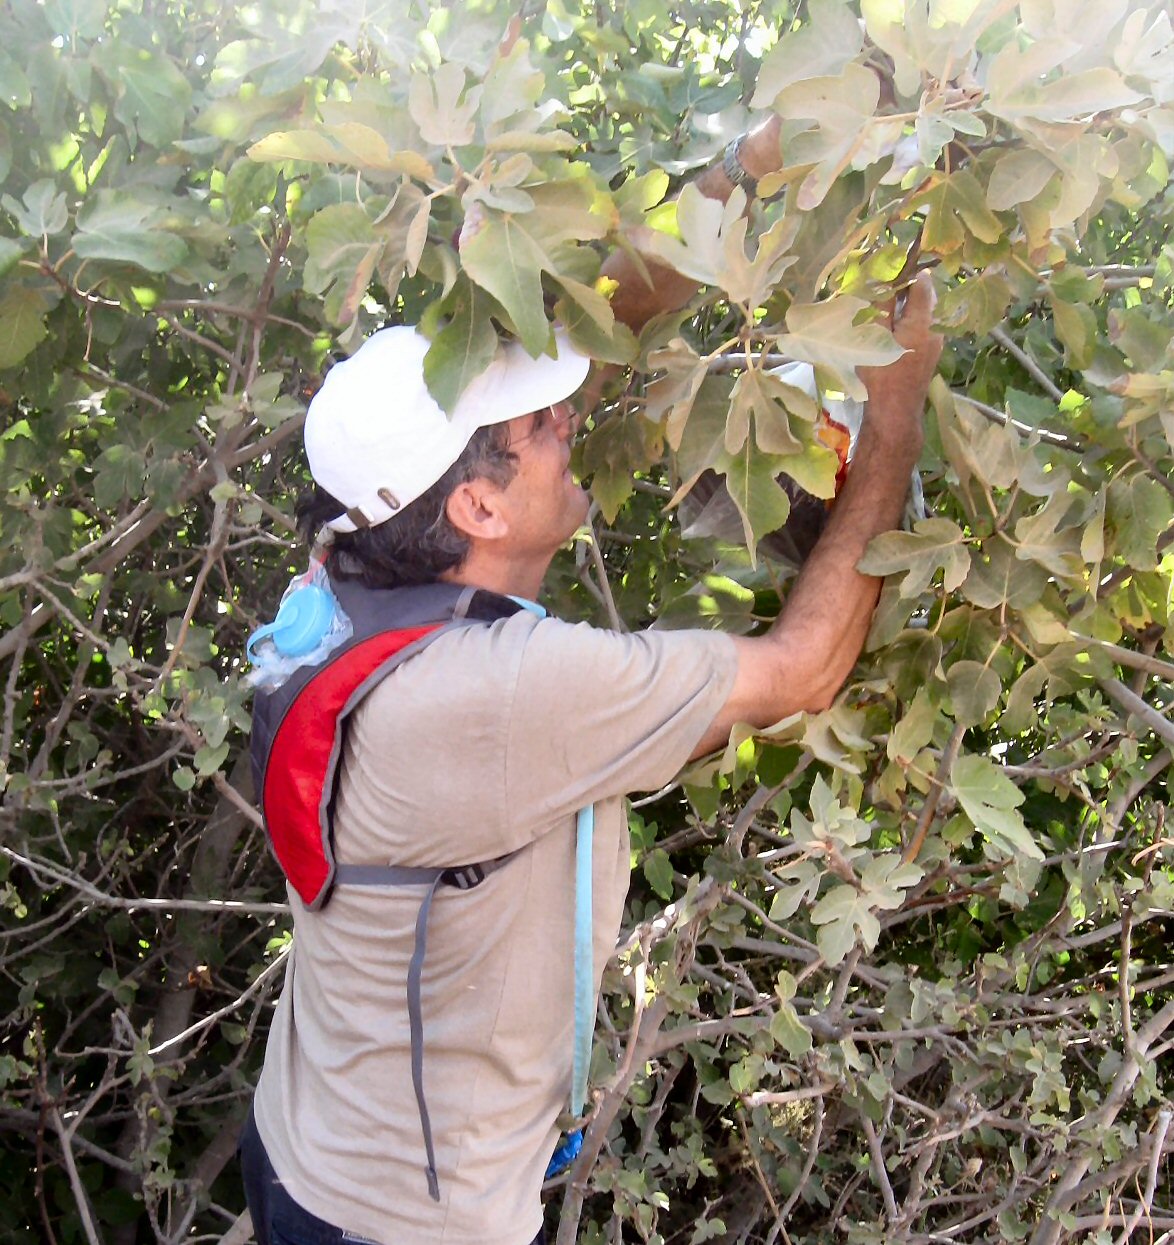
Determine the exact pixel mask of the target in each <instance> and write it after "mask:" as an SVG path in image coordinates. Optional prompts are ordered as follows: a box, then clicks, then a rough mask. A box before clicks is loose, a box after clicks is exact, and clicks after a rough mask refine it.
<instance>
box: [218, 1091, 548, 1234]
mask: <svg viewBox="0 0 1174 1245" xmlns="http://www.w3.org/2000/svg"><path fill="white" fill-rule="evenodd" d="M237 1150H238V1153H239V1155H240V1163H241V1173H242V1175H243V1176H244V1185H245V1200H246V1201H247V1202H248V1204H249V1212H250V1214H251V1215H252V1217H253V1235H254V1236H255V1237H256V1238H257V1245H377V1243H376V1242H372V1241H371V1240H370V1238H369V1237H365V1236H359V1235H357V1234H356V1233H354V1232H347V1231H346V1230H345V1229H343V1228H339V1227H336V1226H335V1225H334V1224H332V1223H327V1222H326V1220H325V1219H319V1218H318V1216H317V1215H311V1214H310V1212H309V1211H308V1210H303V1209H302V1207H300V1206H299V1205H298V1204H297V1202H295V1201H294V1200H293V1198H292V1197H290V1195H289V1194H288V1193H287V1192H286V1190H285V1186H284V1185H283V1184H282V1183H281V1181H280V1180H278V1178H277V1173H276V1172H275V1171H274V1170H273V1165H272V1163H270V1162H269V1155H268V1154H266V1153H265V1147H264V1145H262V1144H261V1136H260V1134H259V1133H258V1132H257V1124H256V1121H255V1120H254V1119H253V1112H252V1110H251V1109H250V1111H249V1118H248V1119H247V1120H246V1121H245V1126H244V1129H243V1131H242V1132H241V1139H240V1144H239V1146H238V1147H237ZM393 1232H394V1226H390V1227H389V1232H388V1235H387V1236H386V1237H384V1242H385V1245H392V1243H393V1241H394V1236H393ZM545 1239H546V1238H545V1236H544V1234H543V1231H542V1229H541V1228H539V1229H538V1235H537V1236H536V1237H535V1238H534V1240H533V1241H532V1242H531V1243H530V1245H544V1242H545Z"/></svg>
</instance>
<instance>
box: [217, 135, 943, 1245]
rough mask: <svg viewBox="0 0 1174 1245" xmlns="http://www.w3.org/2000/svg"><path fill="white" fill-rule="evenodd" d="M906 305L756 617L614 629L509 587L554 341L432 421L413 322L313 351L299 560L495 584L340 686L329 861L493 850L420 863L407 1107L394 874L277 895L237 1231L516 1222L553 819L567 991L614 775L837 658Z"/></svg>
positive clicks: (410, 898) (653, 296)
mask: <svg viewBox="0 0 1174 1245" xmlns="http://www.w3.org/2000/svg"><path fill="white" fill-rule="evenodd" d="M764 135H765V137H763V136H764ZM759 138H762V139H763V150H762V151H760V150H759V149H758V147H757V143H756V140H757V139H759ZM772 144H773V153H774V154H773V155H772V154H771V150H770V149H771V145H772ZM759 156H761V159H760V160H759V161H758V167H757V168H754V167H750V169H749V172H750V174H754V173H756V172H765V171H767V169H768V168H770V167H773V166H774V164H775V163H777V137H776V131H775V129H774V128H773V127H772V126H771V125H768V126H767V127H763V129H762V130H760V131H758V132H756V134H755V135H752V136H751V138H750V140H748V141H747V142H746V143H744V144H743V145H742V146H741V149H740V150H739V149H738V148H735V149H734V151H733V159H734V161H735V163H733V164H731V160H730V158H729V157H727V160H726V162H725V164H724V165H723V166H722V167H720V168H718V169H714V170H710V171H709V172H707V173H706V174H703V176H702V178H700V179H699V183H698V184H699V185H700V187H701V189H702V190H703V191H705V192H706V193H708V194H711V195H714V196H716V197H722V198H724V197H727V196H728V195H729V193H730V192H731V191H732V186H733V183H734V182H735V181H739V180H744V179H743V178H741V177H740V175H739V169H740V168H742V167H745V166H746V165H747V162H748V161H754V160H755V159H758V157H759ZM624 263H625V261H620V262H619V263H618V264H617V265H616V266H613V268H612V269H611V275H613V277H614V276H617V275H618V276H619V277H621V278H622V279H621V282H620V288H619V290H618V291H617V294H616V299H615V306H616V312H617V315H618V316H619V317H620V318H621V319H624V320H625V321H626V322H628V323H630V324H633V325H639V324H640V323H643V322H644V321H645V320H647V318H648V317H649V315H651V314H654V313H655V312H657V311H661V310H664V309H666V308H667V307H669V306H679V305H681V304H682V303H683V301H684V300H685V299H687V298H688V296H689V294H690V293H691V290H692V288H693V287H692V286H691V284H690V283H688V282H686V281H684V280H683V279H682V278H679V277H676V276H675V274H674V275H672V276H669V275H667V274H664V273H663V272H660V273H657V274H655V275H656V277H657V281H658V284H657V288H655V289H653V290H651V291H649V290H648V288H647V287H646V285H645V284H644V283H643V282H642V281H641V280H640V278H639V277H637V276H635V274H634V273H632V272H628V271H625V269H624ZM932 305H933V296H932V291H931V288H930V286H929V285H928V282H926V281H925V280H922V281H920V282H918V283H916V284H915V285H914V286H912V287H911V289H910V290H909V292H908V297H907V301H906V305H905V308H904V311H903V313H902V314H901V315H900V316H898V318H897V319H896V322H895V324H894V326H893V327H894V332H895V334H896V337H897V339H898V341H899V342H900V343H901V344H902V345H904V346H906V347H908V353H906V354H905V355H904V356H903V357H902V358H901V359H900V360H898V361H897V362H896V363H894V364H893V365H891V366H890V367H887V368H881V369H867V370H863V371H862V376H863V379H864V381H865V384H866V386H867V389H868V406H867V413H866V416H865V420H864V425H863V428H862V431H861V433H860V438H859V443H858V447H857V453H856V458H855V461H854V464H853V467H852V470H851V472H850V473H849V477H848V480H847V482H846V484H845V486H844V488H843V490H842V492H841V494H840V496H839V498H838V499H837V501H836V504H835V506H834V508H833V513H832V518H831V520H830V522H829V525H828V528H827V530H826V532H825V533H824V535H823V537H822V538H821V540H820V542H819V544H818V545H817V547H816V549H815V551H814V553H813V554H812V555H811V557H810V559H809V560H808V563H807V565H806V567H805V569H804V571H803V572H802V574H801V575H800V576H799V577H798V579H797V581H796V582H795V584H794V586H793V588H792V590H791V592H790V595H789V597H788V600H787V602H786V606H785V608H784V610H783V612H782V614H781V615H780V617H779V619H778V621H777V623H776V624H775V625H774V626H773V627H772V628H771V630H770V631H769V633H767V634H766V635H763V636H761V637H757V638H732V637H728V636H724V635H720V634H713V633H708V632H675V633H672V632H670V633H655V634H654V633H648V634H642V635H619V634H615V633H611V632H605V631H599V630H596V629H594V628H592V627H589V626H587V625H585V624H579V625H571V624H568V623H564V622H561V621H559V620H556V619H551V618H545V617H541V616H539V615H540V613H541V611H540V610H537V609H535V608H533V607H532V603H533V602H534V600H535V599H536V598H537V597H538V596H539V594H540V591H541V586H542V580H543V576H544V574H545V572H546V569H547V567H548V565H549V563H550V561H551V559H552V557H553V556H554V554H555V552H556V551H557V550H558V549H559V548H560V547H561V546H562V545H564V544H565V542H566V541H567V540H568V539H569V538H570V536H571V535H572V534H573V533H574V531H575V530H576V528H577V527H578V526H579V525H580V524H581V523H582V522H583V520H584V518H585V516H586V513H587V506H588V500H587V497H586V495H585V494H584V492H583V490H582V489H581V488H580V487H579V485H578V484H577V483H576V481H575V480H574V479H573V478H572V476H571V474H570V472H569V469H568V463H569V457H570V448H571V437H572V434H573V431H574V428H575V423H576V420H575V416H574V412H573V409H572V407H571V405H570V402H569V399H570V398H571V397H572V395H573V394H574V393H575V392H576V390H578V389H579V387H580V386H581V385H582V383H583V381H584V379H585V377H586V374H587V368H588V361H587V360H586V359H584V358H582V357H581V356H579V355H577V354H576V353H575V351H574V350H573V349H572V348H571V347H570V346H569V344H568V343H567V342H566V340H565V339H564V338H562V336H561V334H556V340H557V344H558V351H557V357H556V358H542V359H538V360H533V359H530V358H529V357H528V356H527V355H525V354H524V353H523V352H522V351H521V349H520V348H519V347H518V346H517V345H512V346H508V347H503V348H502V350H501V351H500V352H499V355H498V358H497V359H496V360H495V362H494V364H493V365H492V367H491V369H490V371H489V372H488V373H487V374H486V375H485V376H484V377H482V378H479V379H478V381H477V382H475V384H474V386H473V387H472V388H471V389H470V391H469V392H467V393H466V394H465V395H464V396H463V397H462V400H461V403H460V405H459V406H458V409H457V411H456V412H455V413H454V416H453V418H452V420H451V421H450V420H449V419H447V418H446V417H445V416H444V414H443V413H442V412H441V411H440V410H439V408H437V407H436V406H435V404H434V403H433V402H432V401H431V399H430V397H429V396H428V394H427V391H426V389H425V387H424V382H423V373H422V360H423V354H424V350H425V349H426V346H427V343H426V342H425V341H424V340H423V339H422V338H421V337H420V336H419V335H417V334H416V332H415V330H413V329H410V328H395V329H389V330H383V331H382V332H380V333H378V334H376V335H375V336H374V337H372V338H371V339H370V340H369V341H368V342H367V343H365V344H364V346H363V347H362V348H361V349H360V350H359V351H358V352H357V353H356V355H355V356H354V357H353V358H352V359H350V360H347V361H346V362H344V363H342V364H340V365H338V366H337V367H336V368H335V369H333V370H332V371H331V373H330V374H329V376H328V377H327V380H326V382H325V384H324V386H323V388H322V390H321V391H320V393H319V394H318V395H317V396H316V397H315V399H314V402H313V403H312V404H311V408H310V412H309V415H308V418H307V425H306V446H307V453H308V457H309V461H310V466H311V470H312V473H313V475H314V477H315V480H316V481H317V483H318V485H319V486H320V488H319V491H318V493H317V495H316V497H315V499H314V500H313V501H312V502H311V503H310V504H309V506H308V507H307V508H306V509H305V510H304V511H303V513H302V514H301V516H300V517H301V521H302V525H303V529H304V531H305V532H306V534H307V535H313V533H314V532H315V530H317V528H318V527H319V526H320V525H323V524H325V525H327V526H328V527H329V528H331V529H332V530H333V531H334V532H335V533H336V534H335V536H334V547H333V552H332V553H331V555H330V562H329V565H330V569H331V574H332V577H333V580H334V582H335V584H336V587H337V588H338V590H339V592H340V595H342V597H343V599H344V604H345V603H346V601H347V599H348V598H347V596H346V594H347V593H348V592H351V593H356V592H357V593H360V594H361V593H364V592H368V591H370V592H372V593H374V594H375V595H374V596H370V597H363V598H362V599H363V600H384V599H390V598H384V597H379V596H378V593H379V592H380V591H381V590H384V589H389V588H391V589H395V588H400V587H403V586H405V585H413V584H426V583H437V582H439V583H449V584H456V585H464V586H467V587H469V588H476V589H480V590H483V591H484V592H485V593H488V594H491V596H490V597H489V598H487V599H491V600H494V601H498V602H500V603H501V604H502V606H503V609H502V612H501V616H499V617H496V618H495V619H494V620H493V621H486V622H484V623H483V624H481V625H470V626H463V627H460V628H458V629H455V630H453V631H451V632H447V633H445V634H442V635H440V637H439V638H437V639H435V640H434V641H433V642H431V643H429V644H428V646H427V647H426V648H423V649H422V651H419V652H417V653H415V655H414V656H412V657H410V658H409V659H408V660H406V661H403V662H402V663H401V664H399V665H398V666H397V667H396V668H395V669H394V670H393V672H392V673H390V674H389V675H387V677H385V678H382V679H381V680H380V681H377V682H376V683H375V685H374V686H373V687H372V688H371V689H370V690H368V691H366V694H365V696H364V697H363V699H362V700H361V702H360V703H359V705H358V707H357V709H355V711H354V713H353V714H352V716H351V717H350V718H349V720H348V730H347V734H346V740H345V752H344V753H343V756H342V760H341V768H340V771H339V777H338V786H337V792H336V796H335V801H334V805H333V834H334V841H333V847H334V854H335V856H336V858H337V860H338V861H339V863H340V864H343V865H368V866H370V865H379V864H381V863H391V864H394V865H397V866H406V867H417V868H429V867H431V868H434V869H439V868H443V867H449V866H455V865H463V864H466V863H469V862H474V861H490V860H495V859H496V858H500V857H502V856H505V855H507V854H509V853H514V854H513V855H511V856H510V858H509V859H508V861H506V863H504V864H502V865H501V866H500V867H498V868H496V869H495V871H493V872H491V873H489V875H488V876H486V877H485V878H484V880H483V881H481V882H480V884H479V885H477V886H476V887H475V888H474V889H472V890H466V891H457V890H455V889H449V888H444V887H441V888H440V889H439V890H438V891H437V893H436V896H435V904H434V909H433V911H432V914H431V916H427V917H426V920H427V923H428V924H427V929H428V936H427V937H428V941H427V959H426V966H425V969H424V972H423V977H422V986H421V998H420V1001H419V1007H418V1012H419V1015H420V1016H421V1017H422V1032H423V1038H422V1047H421V1049H422V1051H423V1052H424V1054H423V1069H424V1071H423V1081H424V1085H425V1087H426V1096H427V1117H426V1116H425V1112H424V1109H423V1105H422V1104H421V1105H420V1108H419V1110H418V1109H417V1102H416V1101H415V1100H414V1098H413V1066H412V1065H413V1059H414V1058H416V1057H419V1056H418V1052H417V1049H416V1045H418V1044H414V1042H413V1038H412V1034H411V1031H410V1030H411V1023H410V1020H411V1018H410V1016H409V1015H408V1014H407V1013H408V1011H409V1010H410V1009H409V1008H406V1007H405V1004H404V999H405V989H406V982H407V980H408V975H409V964H410V960H411V957H412V955H413V952H414V950H416V949H417V935H416V926H417V918H418V916H419V914H420V911H421V890H420V888H419V887H412V886H389V887H383V888H380V887H376V886H370V887H363V886H341V885H340V886H339V887H337V889H336V891H335V892H334V893H333V894H332V895H331V897H330V901H329V903H328V904H326V905H325V906H323V907H321V908H320V909H319V910H317V911H312V910H310V909H309V908H308V907H307V906H306V905H305V904H304V903H303V902H301V901H300V900H299V899H298V898H297V896H291V899H292V903H293V911H294V921H295V927H296V940H295V943H296V955H295V960H294V963H293V964H292V965H291V968H290V971H289V974H288V977H287V981H286V984H285V987H284V990H283V993H282V997H281V1001H280V1004H279V1007H278V1010H277V1013H276V1016H275V1018H274V1023H273V1029H272V1033H271V1036H270V1040H269V1046H268V1049H267V1054H266V1062H265V1068H264V1071H263V1073H262V1076H261V1080H260V1083H259V1086H258V1089H257V1095H256V1100H255V1118H250V1122H249V1125H248V1127H247V1129H246V1134H245V1138H244V1141H243V1143H242V1159H243V1163H244V1168H245V1177H246V1186H247V1189H248V1193H249V1201H250V1206H251V1208H252V1210H253V1218H254V1226H255V1229H256V1232H257V1236H258V1240H259V1241H260V1242H261V1243H262V1245H267V1243H268V1242H273V1243H274V1245H279V1243H280V1245H305V1243H309V1242H315V1243H318V1242H334V1241H343V1240H356V1239H358V1240H371V1241H376V1242H379V1243H380V1245H393V1243H394V1245H439V1243H441V1242H446V1243H460V1245H473V1243H474V1242H477V1243H478V1245H526V1243H527V1242H530V1241H532V1240H537V1239H540V1238H541V1221H542V1211H541V1205H540V1201H539V1189H540V1186H541V1183H542V1179H543V1174H544V1170H545V1168H546V1165H547V1161H548V1159H549V1158H550V1154H551V1151H552V1149H553V1147H554V1144H555V1141H556V1138H557V1128H556V1123H555V1121H556V1117H557V1116H558V1115H559V1113H560V1111H562V1110H563V1109H564V1107H565V1104H566V1100H567V1091H568V1085H569V1080H570V1052H571V1032H572V1014H573V1008H572V988H573V987H572V962H573V952H572V922H571V917H570V913H571V909H572V906H573V897H574V881H573V879H574V868H575V845H574V829H575V822H576V813H577V811H578V810H579V809H581V808H584V807H585V806H593V807H594V810H595V839H594V850H593V871H592V873H593V883H594V975H595V987H596V990H598V986H599V981H600V977H601V975H602V972H603V968H604V966H605V964H606V962H607V959H608V957H609V954H610V952H611V950H612V948H613V946H614V944H615V936H616V933H617V931H618V929H619V924H620V920H621V916H622V911H623V904H624V898H625V893H626V889H627V881H628V873H629V849H628V839H627V826H626V815H625V809H624V796H625V795H626V794H627V793H628V792H630V791H633V790H647V789H655V788H657V787H659V786H661V785H663V784H664V783H666V782H667V781H669V780H670V779H671V778H672V777H673V775H674V774H675V773H676V772H677V771H678V770H679V769H680V768H681V766H682V765H683V764H684V763H685V762H686V761H688V760H689V759H690V758H692V757H698V756H702V755H704V754H705V753H707V752H709V751H712V750H714V749H715V748H718V747H720V746H721V745H723V744H724V743H725V742H726V739H727V738H728V734H729V731H730V728H731V727H732V726H733V724H734V723H735V722H739V721H745V722H751V723H753V724H756V725H760V726H767V725H769V724H771V723H773V722H775V721H777V720H779V719H780V718H782V717H784V716H786V715H788V714H790V713H793V712H795V711H798V710H820V709H823V708H826V707H827V706H828V705H830V704H831V703H832V700H833V698H834V696H835V695H836V693H837V691H838V689H839V687H840V686H841V684H842V682H843V680H844V679H845V678H846V677H847V675H848V673H849V671H850V670H851V668H852V666H853V664H854V662H855V660H856V657H857V655H858V653H859V650H860V647H861V645H862V644H863V641H864V637H865V635H866V633H867V629H868V625H869V619H870V615H871V612H872V609H873V607H874V605H875V602H876V598H877V593H878V588H879V585H878V582H877V581H876V580H875V579H872V578H869V577H867V576H864V575H861V574H860V573H858V572H857V571H856V569H855V566H856V563H857V562H858V561H859V559H860V556H861V554H862V553H863V551H864V548H865V546H866V545H867V543H868V541H869V540H870V539H871V538H872V537H873V536H874V535H876V534H878V533H880V532H883V531H885V530H887V529H889V528H891V527H893V526H895V525H896V524H897V523H898V521H899V519H900V515H901V512H902V508H903V505H904V501H905V491H906V486H907V483H908V480H909V475H910V471H911V469H912V468H913V466H914V464H915V463H916V461H917V458H918V455H919V452H920V447H921V439H922V433H921V412H922V408H923V405H924V399H925V394H926V390H927V387H928V384H929V380H930V378H931V376H932V373H933V370H934V367H935V365H936V362H937V358H938V354H939V352H940V342H939V340H938V339H937V338H936V337H935V336H934V335H933V333H932V332H931V329H930V320H931V315H932ZM350 599H354V600H358V599H359V598H357V597H352V598H350ZM515 602H520V603H521V604H520V605H515V604H514V603H515ZM416 1071H417V1072H418V1071H419V1069H416ZM426 1118H427V1124H426V1123H425V1120H426ZM425 1133H428V1134H429V1136H430V1141H431V1143H432V1144H434V1149H435V1158H434V1172H433V1171H431V1170H430V1172H429V1176H428V1179H427V1180H425V1178H424V1167H425V1166H426V1163H425V1154H424V1151H425V1142H424V1134H425ZM427 1166H428V1167H429V1168H430V1169H431V1168H432V1167H433V1160H432V1158H431V1157H429V1159H428V1162H427Z"/></svg>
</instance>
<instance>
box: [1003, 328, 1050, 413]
mask: <svg viewBox="0 0 1174 1245" xmlns="http://www.w3.org/2000/svg"><path fill="white" fill-rule="evenodd" d="M990 336H991V337H992V338H993V339H994V340H995V341H997V342H998V343H999V345H1000V346H1002V348H1003V349H1004V350H1005V351H1006V352H1007V353H1008V354H1009V355H1011V356H1012V357H1013V358H1015V359H1016V360H1018V362H1019V363H1020V365H1021V366H1022V367H1023V370H1024V371H1025V372H1026V373H1027V374H1028V375H1029V376H1030V377H1031V378H1032V379H1033V380H1034V381H1035V382H1036V383H1037V384H1038V385H1039V386H1040V388H1041V389H1043V390H1044V392H1045V393H1046V394H1047V395H1048V397H1050V398H1052V399H1054V400H1055V401H1056V402H1060V401H1062V400H1063V397H1064V394H1063V392H1062V390H1061V389H1060V388H1059V387H1058V386H1057V385H1056V382H1055V381H1054V380H1052V378H1051V377H1050V376H1049V375H1048V374H1047V372H1045V371H1044V370H1043V368H1042V367H1040V365H1039V364H1038V363H1037V362H1036V361H1035V360H1034V359H1033V358H1032V357H1031V355H1029V354H1028V353H1027V351H1026V350H1024V349H1023V347H1022V346H1019V345H1017V344H1016V343H1015V342H1014V341H1012V340H1011V335H1010V333H1008V332H1007V330H1006V329H1005V328H1003V327H1001V326H1000V325H996V326H995V327H994V328H993V329H991V331H990Z"/></svg>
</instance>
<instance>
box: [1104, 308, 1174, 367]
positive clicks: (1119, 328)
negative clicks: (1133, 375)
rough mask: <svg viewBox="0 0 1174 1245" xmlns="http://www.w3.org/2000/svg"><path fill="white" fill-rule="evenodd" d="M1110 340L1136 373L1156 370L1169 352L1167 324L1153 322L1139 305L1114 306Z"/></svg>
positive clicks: (1168, 329)
mask: <svg viewBox="0 0 1174 1245" xmlns="http://www.w3.org/2000/svg"><path fill="white" fill-rule="evenodd" d="M1109 340H1110V341H1111V342H1112V343H1113V345H1114V346H1116V347H1117V349H1118V350H1120V351H1121V353H1122V354H1123V355H1124V356H1125V358H1126V359H1127V360H1128V362H1129V363H1130V364H1131V365H1132V366H1133V368H1134V369H1135V370H1136V371H1139V372H1152V371H1157V370H1158V369H1159V368H1160V367H1162V365H1163V364H1164V363H1165V362H1166V361H1167V359H1169V357H1170V353H1171V339H1170V325H1169V324H1163V323H1159V322H1157V321H1155V320H1154V319H1153V317H1152V314H1151V313H1150V311H1149V310H1148V309H1145V308H1142V307H1128V308H1121V307H1114V308H1113V309H1112V310H1111V311H1110V312H1109Z"/></svg>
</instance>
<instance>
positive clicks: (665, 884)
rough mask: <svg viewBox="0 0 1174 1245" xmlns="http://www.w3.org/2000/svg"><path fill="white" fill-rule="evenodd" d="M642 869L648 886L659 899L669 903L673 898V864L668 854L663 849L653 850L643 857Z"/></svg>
mask: <svg viewBox="0 0 1174 1245" xmlns="http://www.w3.org/2000/svg"><path fill="white" fill-rule="evenodd" d="M643 868H644V876H645V877H646V878H647V879H648V885H649V886H651V887H652V889H653V890H654V891H655V892H656V893H657V894H658V895H659V896H660V897H661V899H663V900H664V901H665V902H666V903H669V902H670V901H671V900H672V897H673V862H672V861H671V860H670V859H669V854H668V852H666V851H665V850H664V848H663V847H656V848H653V850H652V851H650V852H649V853H648V855H647V856H645V857H644V865H643Z"/></svg>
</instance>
